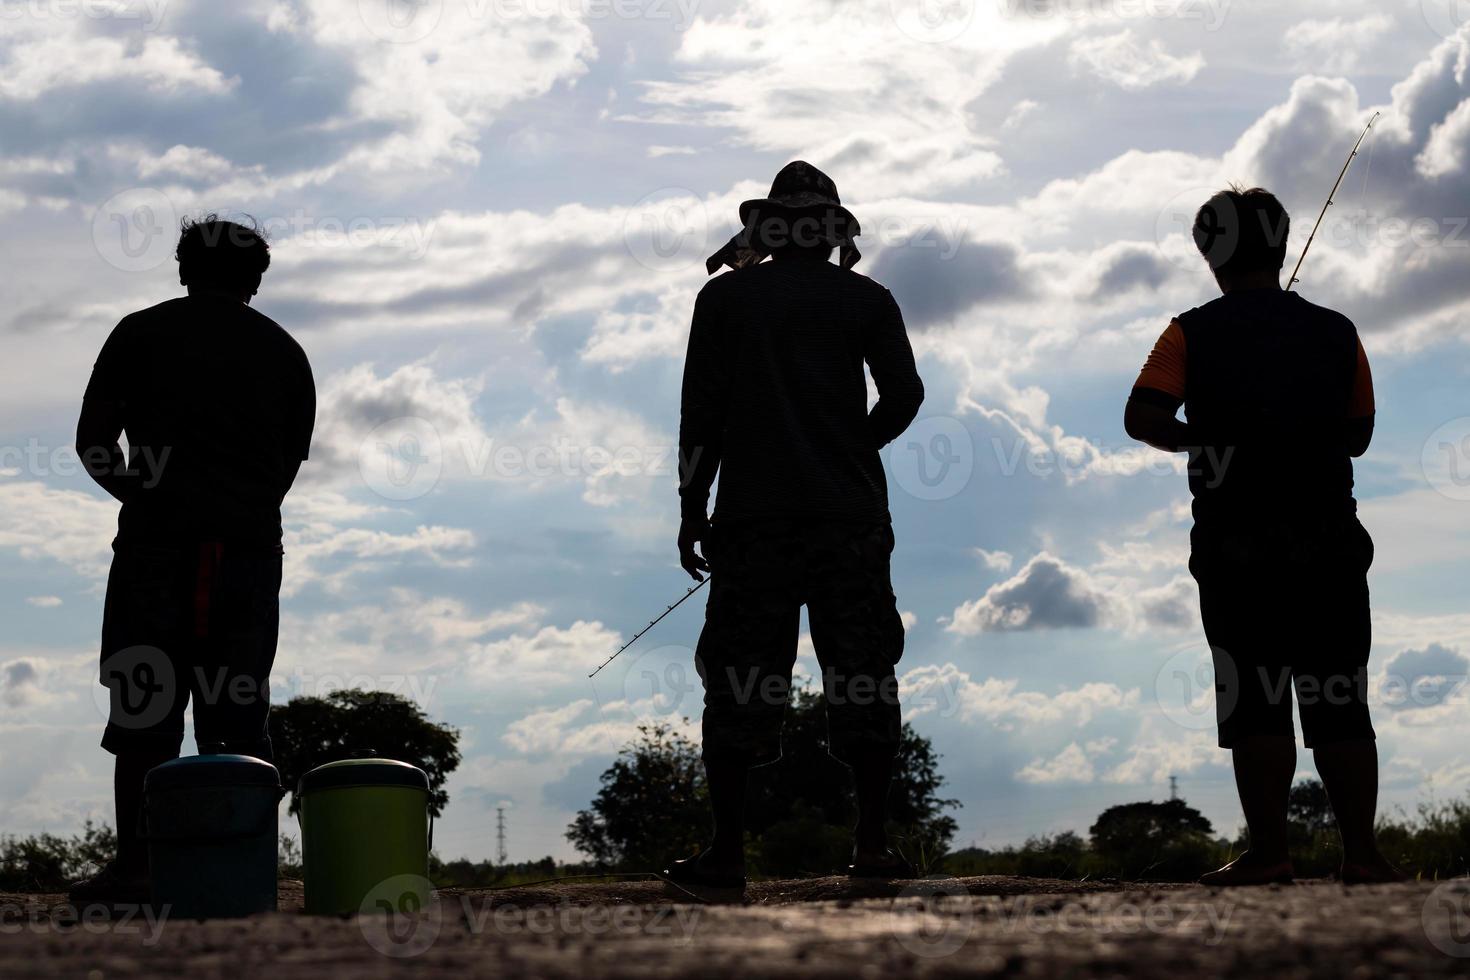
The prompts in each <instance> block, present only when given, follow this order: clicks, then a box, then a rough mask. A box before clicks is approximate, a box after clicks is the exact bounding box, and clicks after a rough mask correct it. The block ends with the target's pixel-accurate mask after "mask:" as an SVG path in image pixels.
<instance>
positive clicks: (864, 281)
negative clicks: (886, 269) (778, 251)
mask: <svg viewBox="0 0 1470 980" xmlns="http://www.w3.org/2000/svg"><path fill="white" fill-rule="evenodd" d="M821 272H822V275H823V277H825V278H826V281H827V282H828V283H830V284H834V285H836V286H837V287H838V288H840V289H845V290H849V291H852V292H854V293H857V294H859V295H864V296H868V297H871V298H874V299H882V298H883V297H885V296H886V295H887V294H888V290H887V289H886V288H885V287H884V286H883V285H881V284H880V283H879V282H877V281H876V280H874V279H871V278H869V277H868V276H865V275H863V274H862V273H861V272H855V271H853V270H852V269H844V268H842V267H841V266H838V265H835V264H831V263H828V264H827V265H824V266H822V267H821ZM787 275H789V273H788V272H786V271H785V270H783V269H782V268H781V267H780V264H779V263H777V262H774V261H765V262H761V263H758V264H756V265H750V266H746V267H745V268H743V269H729V270H726V271H725V272H722V273H720V274H719V275H717V276H715V277H714V278H713V279H711V280H710V281H709V282H707V283H705V284H704V287H703V288H702V289H700V291H699V293H700V295H701V296H718V295H723V294H728V293H730V292H738V291H742V290H748V289H757V288H761V287H763V286H766V285H768V284H769V283H771V282H772V281H773V280H774V279H776V278H777V277H783V276H787Z"/></svg>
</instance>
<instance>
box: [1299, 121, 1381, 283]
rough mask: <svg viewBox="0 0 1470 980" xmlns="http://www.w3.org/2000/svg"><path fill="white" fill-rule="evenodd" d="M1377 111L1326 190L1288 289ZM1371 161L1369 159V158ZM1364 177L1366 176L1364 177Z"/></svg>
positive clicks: (1370, 127)
mask: <svg viewBox="0 0 1470 980" xmlns="http://www.w3.org/2000/svg"><path fill="white" fill-rule="evenodd" d="M1378 116H1379V113H1377V112H1375V113H1373V118H1372V119H1369V120H1368V125H1366V126H1364V127H1363V132H1362V133H1361V134H1360V135H1359V136H1358V141H1357V142H1356V143H1354V144H1353V152H1351V153H1349V154H1348V158H1347V162H1346V163H1344V164H1343V165H1342V170H1341V171H1339V172H1338V174H1337V180H1335V181H1333V183H1332V190H1330V191H1328V192H1327V203H1326V204H1324V205H1322V212H1321V213H1320V214H1318V215H1317V223H1316V224H1314V225H1313V226H1312V233H1311V234H1310V235H1308V236H1307V244H1306V245H1305V246H1304V247H1303V248H1302V254H1301V257H1300V258H1298V259H1297V260H1296V268H1294V269H1292V270H1291V280H1290V281H1289V282H1288V283H1287V284H1286V288H1287V290H1288V291H1290V289H1291V287H1292V286H1294V285H1296V284H1297V283H1299V282H1301V280H1300V279H1298V278H1297V275H1296V274H1297V273H1298V272H1300V271H1302V263H1303V262H1305V261H1306V259H1307V252H1308V251H1310V250H1311V248H1312V241H1313V240H1314V239H1315V238H1316V237H1317V229H1319V228H1321V227H1322V219H1323V218H1325V217H1327V209H1328V208H1330V207H1332V199H1333V198H1334V197H1336V196H1337V189H1338V188H1339V187H1341V186H1342V179H1343V178H1344V177H1346V176H1347V172H1348V167H1351V166H1352V165H1353V158H1354V157H1356V156H1357V155H1358V150H1359V148H1360V147H1362V145H1363V140H1364V139H1365V138H1366V137H1367V135H1368V130H1370V129H1372V128H1373V124H1374V123H1375V122H1377V121H1378ZM1370 163H1371V160H1370ZM1365 179H1366V178H1365Z"/></svg>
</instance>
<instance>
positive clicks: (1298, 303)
mask: <svg viewBox="0 0 1470 980" xmlns="http://www.w3.org/2000/svg"><path fill="white" fill-rule="evenodd" d="M1252 302H1253V303H1254V302H1258V301H1252ZM1271 304H1272V305H1271V307H1270V309H1271V310H1272V312H1271V314H1270V315H1273V316H1285V317H1289V318H1290V319H1292V320H1294V321H1296V322H1299V323H1302V324H1303V325H1306V326H1308V327H1311V328H1315V329H1319V330H1332V331H1339V332H1356V329H1357V328H1356V327H1355V326H1354V325H1353V321H1352V320H1350V319H1349V318H1348V317H1347V316H1345V315H1343V314H1342V313H1339V312H1337V311H1336V310H1333V309H1329V308H1328V307H1325V306H1318V305H1317V304H1316V303H1313V302H1312V301H1310V300H1308V299H1305V298H1303V297H1302V295H1301V294H1300V293H1297V292H1295V291H1287V290H1282V291H1281V292H1280V293H1279V294H1278V295H1276V296H1274V297H1273V298H1272V300H1271ZM1276 304H1280V306H1276ZM1261 312H1262V309H1261V307H1259V306H1256V305H1250V306H1245V307H1242V306H1241V305H1240V300H1239V298H1238V297H1234V296H1233V295H1232V294H1230V293H1226V294H1224V295H1221V296H1217V297H1215V298H1214V299H1212V300H1210V301H1209V302H1208V303H1202V304H1200V305H1199V306H1196V307H1195V308H1194V309H1192V310H1187V311H1185V312H1184V313H1181V314H1179V315H1178V316H1177V317H1175V319H1176V320H1177V321H1179V323H1180V324H1181V325H1182V326H1185V327H1208V326H1209V325H1211V324H1215V323H1220V324H1228V323H1229V322H1231V321H1236V320H1238V319H1239V318H1240V317H1241V316H1259V315H1260V314H1261Z"/></svg>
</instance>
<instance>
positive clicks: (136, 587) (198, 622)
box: [101, 542, 281, 760]
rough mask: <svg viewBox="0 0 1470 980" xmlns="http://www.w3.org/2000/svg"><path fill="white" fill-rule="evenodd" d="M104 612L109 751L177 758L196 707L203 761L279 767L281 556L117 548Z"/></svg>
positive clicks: (200, 548)
mask: <svg viewBox="0 0 1470 980" xmlns="http://www.w3.org/2000/svg"><path fill="white" fill-rule="evenodd" d="M114 550H115V553H114V555H113V559H112V571H111V573H110V574H109V575H108V579H107V599H106V602H105V605H104V607H103V613H102V665H101V684H102V686H103V687H105V688H107V689H108V692H109V709H108V718H107V730H106V732H105V733H104V734H103V736H102V747H103V748H105V749H107V751H109V752H112V753H114V754H116V753H118V752H125V751H130V750H134V749H137V750H146V751H149V752H150V753H161V754H167V753H168V752H173V753H175V754H176V753H177V752H178V751H179V748H180V746H181V745H182V744H183V740H184V711H185V709H186V708H187V707H188V705H189V702H190V700H191V698H192V700H193V704H194V740H195V742H196V743H197V744H198V746H199V751H200V752H201V753H213V752H232V753H239V754H241V755H252V756H256V757H257V758H261V759H267V760H269V759H270V758H271V743H270V736H269V734H268V723H269V719H270V690H269V678H270V671H271V665H272V664H273V663H274V662H275V658H276V636H277V632H278V628H279V624H280V605H279V595H280V591H281V555H280V553H279V550H275V551H270V550H267V551H262V550H260V549H258V548H256V549H237V548H233V547H231V546H227V545H221V544H218V543H213V542H210V543H205V544H189V545H181V546H178V547H173V546H168V547H163V546H153V545H149V546H133V545H128V546H118V547H116V548H115V549H114Z"/></svg>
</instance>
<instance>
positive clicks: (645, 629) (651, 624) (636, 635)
mask: <svg viewBox="0 0 1470 980" xmlns="http://www.w3.org/2000/svg"><path fill="white" fill-rule="evenodd" d="M708 584H709V579H708V578H704V579H701V580H700V582H699V584H698V585H695V586H691V587H690V589H689V591H688V592H686V593H684V597H683V598H682V599H680V600H679V601H678V602H676V603H674V604H673V605H672V606H670V607H668V608H667V609H665V610H664V611H663V612H661V613H659V614H658V616H657V617H656V618H655V619H653V620H651V621H650V622H649V624H648V625H647V626H645V627H643V628H642V629H641V630H639V631H638V632H636V633H634V634H633V638H632V639H631V640H629V641H628V642H627V643H624V644H623V645H622V646H620V647H618V652H617V653H615V654H613V655H612V656H611V657H608V658H607V659H606V660H604V661H603V662H602V666H601V667H598V668H597V669H596V670H594V671H593V672H592V673H590V674H588V675H587V676H588V678H589V679H590V678H593V677H596V676H597V675H598V674H600V673H602V668H603V667H606V666H607V665H608V664H610V663H612V662H613V661H614V660H616V659H618V656H619V655H620V654H622V652H623V651H624V650H626V649H628V648H629V647H630V646H632V645H633V644H635V643H637V642H638V638H639V637H640V636H642V635H643V634H644V633H647V632H648V631H649V630H651V629H653V628H654V627H655V626H657V625H658V624H659V620H661V619H663V618H664V617H665V616H667V615H668V614H669V613H671V612H673V611H674V610H675V609H678V608H679V607H680V606H682V605H684V602H685V601H686V600H687V599H688V598H689V597H690V596H692V595H693V594H694V593H696V592H698V591H699V590H700V589H702V588H704V587H705V586H706V585H708Z"/></svg>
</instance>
